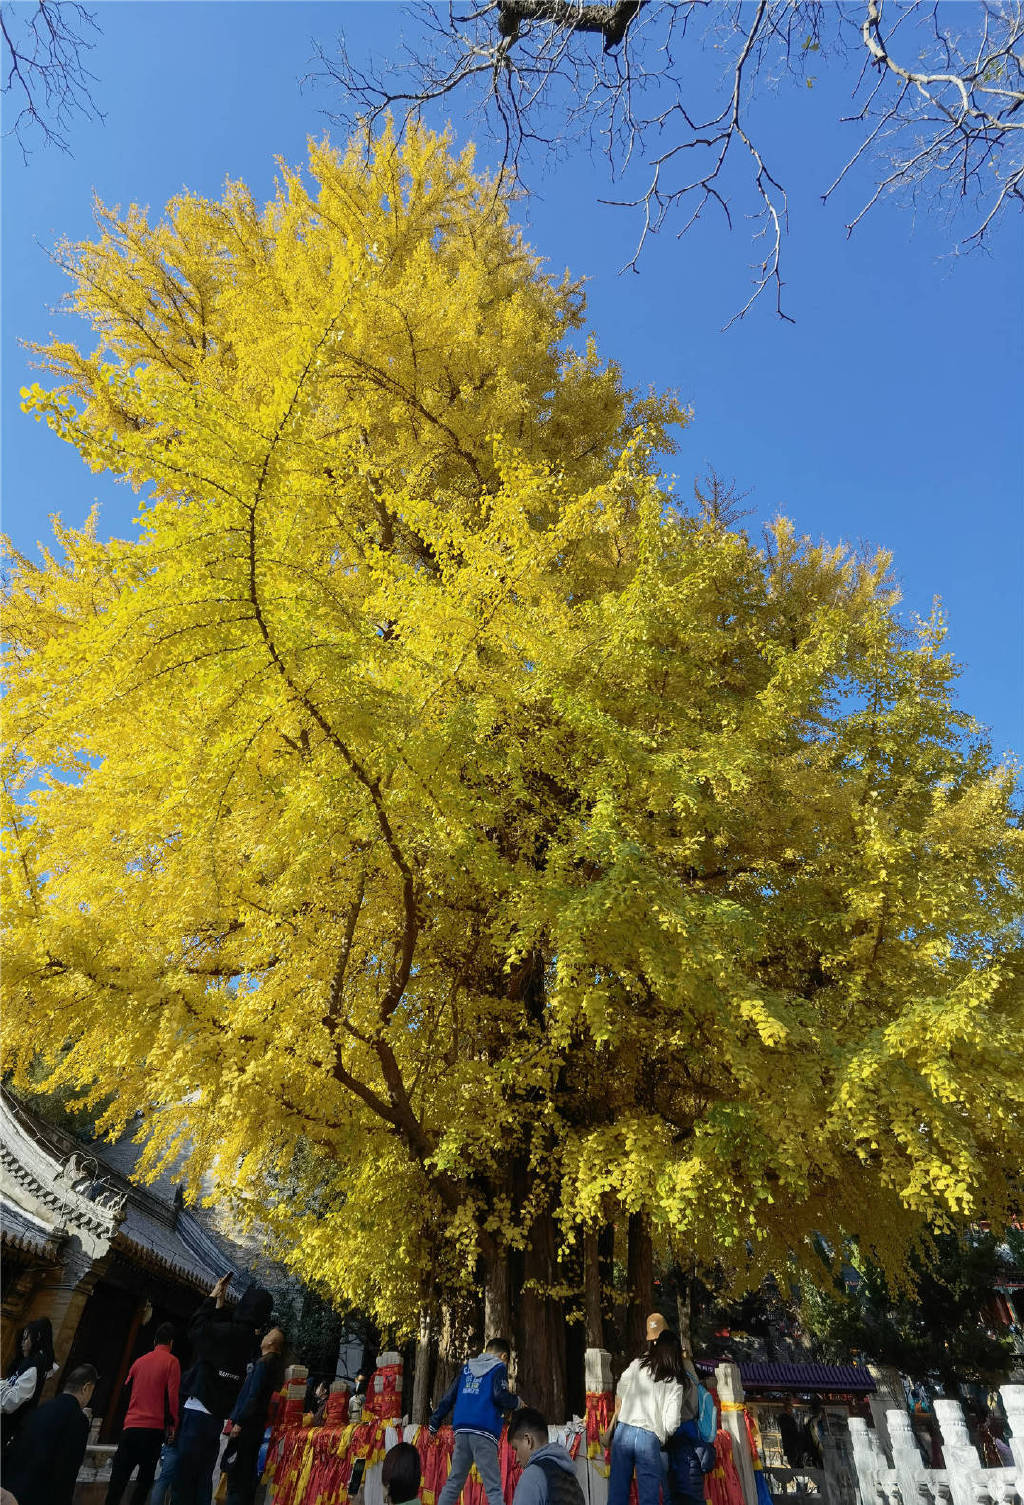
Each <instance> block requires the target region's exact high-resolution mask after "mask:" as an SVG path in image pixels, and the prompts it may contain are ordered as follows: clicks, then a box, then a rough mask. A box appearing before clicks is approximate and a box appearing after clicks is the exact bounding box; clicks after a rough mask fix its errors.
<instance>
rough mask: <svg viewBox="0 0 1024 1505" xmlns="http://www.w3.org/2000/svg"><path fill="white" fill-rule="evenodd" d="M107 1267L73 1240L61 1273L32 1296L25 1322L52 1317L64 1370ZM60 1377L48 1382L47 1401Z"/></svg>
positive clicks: (63, 1258) (65, 1252)
mask: <svg viewBox="0 0 1024 1505" xmlns="http://www.w3.org/2000/svg"><path fill="white" fill-rule="evenodd" d="M104 1265H105V1261H104V1260H100V1261H97V1260H94V1259H93V1258H92V1256H91V1255H90V1254H88V1253H87V1252H86V1251H85V1250H84V1249H83V1248H82V1244H81V1242H80V1240H79V1239H77V1238H73V1239H71V1240H70V1241H69V1242H68V1244H67V1245H66V1247H65V1248H64V1250H63V1251H62V1255H61V1265H60V1268H59V1270H57V1271H56V1272H55V1274H54V1275H53V1276H51V1277H49V1278H48V1279H47V1280H46V1282H45V1283H44V1284H42V1285H40V1286H39V1287H38V1288H37V1289H36V1291H35V1292H34V1293H33V1296H32V1300H31V1303H30V1306H29V1312H28V1316H27V1317H26V1321H30V1320H32V1319H34V1318H36V1317H49V1319H50V1322H51V1324H52V1326H53V1352H54V1355H55V1357H56V1360H57V1363H58V1365H59V1366H60V1368H61V1369H63V1367H64V1364H65V1362H66V1361H67V1357H68V1354H69V1353H70V1352H71V1342H72V1339H73V1338H74V1336H75V1332H76V1330H77V1328H78V1324H79V1322H80V1321H81V1318H82V1311H83V1309H84V1307H85V1303H86V1302H87V1301H88V1299H89V1297H90V1296H91V1295H92V1293H93V1291H94V1290H95V1288H96V1282H97V1281H98V1280H99V1278H100V1275H101V1274H102V1272H103V1268H104ZM59 1377H60V1375H59V1371H58V1373H57V1374H56V1375H54V1376H53V1378H52V1379H50V1380H49V1381H48V1382H47V1384H46V1387H45V1389H44V1390H43V1399H44V1400H45V1399H48V1398H49V1397H50V1396H51V1395H54V1394H56V1389H57V1381H58V1379H59Z"/></svg>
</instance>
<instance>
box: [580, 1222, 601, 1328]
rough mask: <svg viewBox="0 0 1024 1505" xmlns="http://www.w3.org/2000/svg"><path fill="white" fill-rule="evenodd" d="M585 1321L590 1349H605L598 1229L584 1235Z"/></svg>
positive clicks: (589, 1229)
mask: <svg viewBox="0 0 1024 1505" xmlns="http://www.w3.org/2000/svg"><path fill="white" fill-rule="evenodd" d="M583 1321H584V1331H585V1333H586V1339H587V1347H588V1348H603V1347H604V1315H603V1313H602V1311H601V1256H600V1250H599V1248H598V1242H597V1229H596V1228H588V1229H587V1231H586V1233H585V1234H584V1235H583Z"/></svg>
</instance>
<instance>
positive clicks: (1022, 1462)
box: [850, 1385, 1024, 1505]
mask: <svg viewBox="0 0 1024 1505" xmlns="http://www.w3.org/2000/svg"><path fill="white" fill-rule="evenodd" d="M1000 1394H1001V1396H1002V1399H1003V1406H1004V1407H1005V1410H1006V1415H1007V1419H1008V1421H1009V1424H1010V1429H1011V1433H1012V1435H1011V1437H1010V1439H1009V1447H1010V1452H1011V1454H1012V1456H1013V1463H1012V1464H1010V1465H1006V1466H1003V1467H999V1468H988V1467H986V1466H985V1464H984V1463H983V1461H982V1459H981V1458H980V1457H979V1455H978V1450H977V1448H976V1447H974V1445H973V1444H972V1442H971V1440H970V1437H969V1436H968V1432H967V1422H966V1420H965V1418H964V1413H963V1409H962V1407H961V1405H960V1402H959V1401H955V1400H946V1399H938V1400H936V1401H935V1402H934V1406H935V1419H936V1421H937V1423H938V1426H939V1432H940V1434H941V1438H942V1458H943V1465H944V1466H943V1467H942V1468H928V1467H926V1466H925V1463H924V1461H923V1459H922V1457H921V1451H920V1448H919V1447H918V1445H917V1438H916V1437H915V1436H914V1431H913V1428H912V1426H911V1421H910V1417H909V1416H908V1415H907V1413H906V1411H902V1410H895V1409H890V1410H888V1411H887V1412H886V1414H885V1421H886V1430H887V1432H888V1435H889V1451H888V1454H887V1453H886V1452H885V1450H884V1449H883V1447H882V1443H881V1440H880V1438H879V1434H878V1432H877V1431H876V1430H874V1429H873V1428H870V1427H868V1425H867V1423H866V1422H864V1421H862V1420H860V1419H859V1418H858V1417H855V1416H854V1417H851V1418H850V1440H851V1443H852V1444H853V1457H854V1463H855V1466H856V1471H857V1480H858V1484H859V1489H860V1501H861V1505H933V1502H934V1505H1020V1502H1021V1497H1022V1496H1024V1385H1004V1386H1003V1388H1002V1390H1001V1391H1000Z"/></svg>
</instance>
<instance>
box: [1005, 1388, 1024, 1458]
mask: <svg viewBox="0 0 1024 1505" xmlns="http://www.w3.org/2000/svg"><path fill="white" fill-rule="evenodd" d="M999 1394H1000V1396H1001V1397H1002V1402H1003V1409H1004V1410H1005V1412H1006V1419H1007V1421H1008V1422H1009V1424H1010V1434H1011V1435H1010V1436H1009V1437H1008V1438H1007V1439H1006V1440H1007V1442H1008V1443H1009V1444H1010V1452H1011V1453H1012V1454H1013V1461H1014V1463H1015V1464H1016V1465H1017V1467H1018V1469H1020V1471H1021V1473H1022V1474H1024V1385H1003V1387H1002V1389H1001V1390H1000V1391H999Z"/></svg>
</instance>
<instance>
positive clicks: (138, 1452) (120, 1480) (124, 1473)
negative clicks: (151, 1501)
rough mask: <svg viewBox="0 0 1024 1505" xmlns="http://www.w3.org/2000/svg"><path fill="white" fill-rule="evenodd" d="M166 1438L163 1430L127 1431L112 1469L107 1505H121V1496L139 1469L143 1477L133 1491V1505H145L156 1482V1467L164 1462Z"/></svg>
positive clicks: (138, 1429)
mask: <svg viewBox="0 0 1024 1505" xmlns="http://www.w3.org/2000/svg"><path fill="white" fill-rule="evenodd" d="M163 1442H164V1434H163V1429H162V1428H161V1427H126V1428H125V1430H124V1431H123V1432H122V1433H121V1441H120V1442H119V1443H118V1444H117V1452H116V1453H115V1454H114V1461H113V1463H112V1464H111V1465H110V1483H109V1485H108V1486H107V1505H121V1496H122V1495H123V1494H124V1492H125V1490H126V1489H127V1488H128V1480H129V1479H130V1478H131V1476H132V1472H133V1470H134V1469H135V1468H136V1466H137V1467H138V1470H139V1477H138V1479H137V1480H136V1481H135V1488H134V1489H133V1490H132V1499H131V1505H145V1501H146V1496H147V1495H148V1494H149V1490H150V1486H151V1484H152V1483H153V1480H154V1479H155V1478H156V1466H157V1464H158V1463H159V1461H160V1449H161V1448H162V1447H163Z"/></svg>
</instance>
